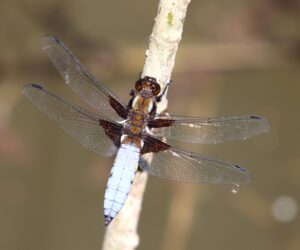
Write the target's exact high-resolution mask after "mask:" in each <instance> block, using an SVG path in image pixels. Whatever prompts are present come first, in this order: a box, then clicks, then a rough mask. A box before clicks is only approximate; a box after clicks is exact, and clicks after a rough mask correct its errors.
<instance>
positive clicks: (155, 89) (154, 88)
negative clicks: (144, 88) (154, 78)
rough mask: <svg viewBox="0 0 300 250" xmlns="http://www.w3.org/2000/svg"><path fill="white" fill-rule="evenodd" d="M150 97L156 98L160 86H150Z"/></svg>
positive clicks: (153, 84)
mask: <svg viewBox="0 0 300 250" xmlns="http://www.w3.org/2000/svg"><path fill="white" fill-rule="evenodd" d="M151 91H152V95H154V96H157V95H158V94H159V93H160V86H159V84H158V83H152V84H151Z"/></svg>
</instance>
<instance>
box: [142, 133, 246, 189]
mask: <svg viewBox="0 0 300 250" xmlns="http://www.w3.org/2000/svg"><path fill="white" fill-rule="evenodd" d="M156 141H157V140H156V139H154V138H146V139H145V143H146V145H147V147H148V149H149V147H150V145H152V148H153V149H162V150H161V151H158V150H156V151H158V152H156V153H155V152H153V153H146V154H143V155H142V156H141V160H140V162H139V166H140V168H141V169H142V170H145V171H147V172H148V173H149V174H151V175H154V176H158V177H162V178H167V179H172V180H177V181H184V182H198V183H217V184H233V185H240V184H247V183H250V182H251V181H252V177H251V174H250V173H249V172H248V171H247V170H246V169H244V168H242V167H240V166H237V165H235V164H232V163H229V162H225V161H220V160H217V159H214V158H209V157H205V156H201V155H198V154H195V153H191V152H186V151H183V150H180V149H177V148H174V147H171V146H168V145H167V144H165V146H162V145H161V144H164V143H163V142H159V143H156ZM167 146H168V147H167ZM164 148H168V149H166V150H164ZM149 158H152V161H151V163H150V164H148V163H147V160H148V159H149Z"/></svg>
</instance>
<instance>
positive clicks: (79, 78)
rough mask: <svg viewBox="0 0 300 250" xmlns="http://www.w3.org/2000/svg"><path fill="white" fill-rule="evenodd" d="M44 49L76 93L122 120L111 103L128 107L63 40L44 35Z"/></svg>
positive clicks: (94, 106) (94, 105)
mask: <svg viewBox="0 0 300 250" xmlns="http://www.w3.org/2000/svg"><path fill="white" fill-rule="evenodd" d="M43 49H44V50H46V52H47V54H48V56H49V58H50V59H51V61H52V62H53V64H54V65H55V67H56V69H57V70H58V71H59V72H60V74H61V75H62V76H63V78H64V79H65V82H66V84H67V85H69V86H70V87H71V88H72V89H73V91H74V92H75V93H76V94H78V95H79V96H80V97H81V98H82V99H83V100H84V101H85V102H86V103H87V104H89V105H90V106H92V107H93V108H94V109H95V110H97V111H99V112H100V113H103V112H104V113H106V114H107V115H108V116H109V117H111V118H112V119H113V120H120V117H119V115H118V114H117V113H116V111H115V110H114V109H113V108H112V106H111V105H110V103H111V101H112V100H115V101H116V102H118V103H119V104H120V108H122V109H124V110H125V109H126V107H125V106H124V105H123V104H121V102H120V101H119V100H118V98H117V97H116V96H115V95H113V94H112V93H111V91H109V90H108V89H107V88H106V87H105V86H104V85H103V84H102V83H100V82H99V81H97V80H96V79H95V78H94V77H93V76H92V75H91V74H90V73H89V72H88V71H87V70H86V69H85V68H84V67H83V66H82V65H81V63H80V62H79V60H78V59H77V58H76V57H75V56H74V55H73V54H72V52H71V51H70V50H69V49H68V48H67V47H66V46H65V45H64V44H63V42H62V41H60V40H59V39H58V38H56V37H52V36H45V37H43Z"/></svg>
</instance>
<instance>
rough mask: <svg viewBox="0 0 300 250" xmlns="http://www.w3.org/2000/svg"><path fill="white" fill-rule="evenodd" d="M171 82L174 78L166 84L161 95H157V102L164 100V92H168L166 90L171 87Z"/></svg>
mask: <svg viewBox="0 0 300 250" xmlns="http://www.w3.org/2000/svg"><path fill="white" fill-rule="evenodd" d="M171 83H172V80H169V81H168V82H167V83H166V86H165V88H164V89H163V91H162V93H161V94H160V95H159V96H157V97H155V99H156V102H160V101H161V100H162V97H163V96H164V94H165V93H166V91H167V90H168V89H169V87H170V85H171Z"/></svg>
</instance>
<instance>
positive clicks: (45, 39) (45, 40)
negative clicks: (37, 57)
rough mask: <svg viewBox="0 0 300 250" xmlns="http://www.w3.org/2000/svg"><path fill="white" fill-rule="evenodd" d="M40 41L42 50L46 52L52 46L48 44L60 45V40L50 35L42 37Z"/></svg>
mask: <svg viewBox="0 0 300 250" xmlns="http://www.w3.org/2000/svg"><path fill="white" fill-rule="evenodd" d="M41 39H42V45H43V49H44V50H47V49H48V48H50V47H51V46H52V45H51V44H50V43H49V42H54V43H60V40H59V39H58V38H57V37H56V36H52V35H44V36H42V38H41Z"/></svg>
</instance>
